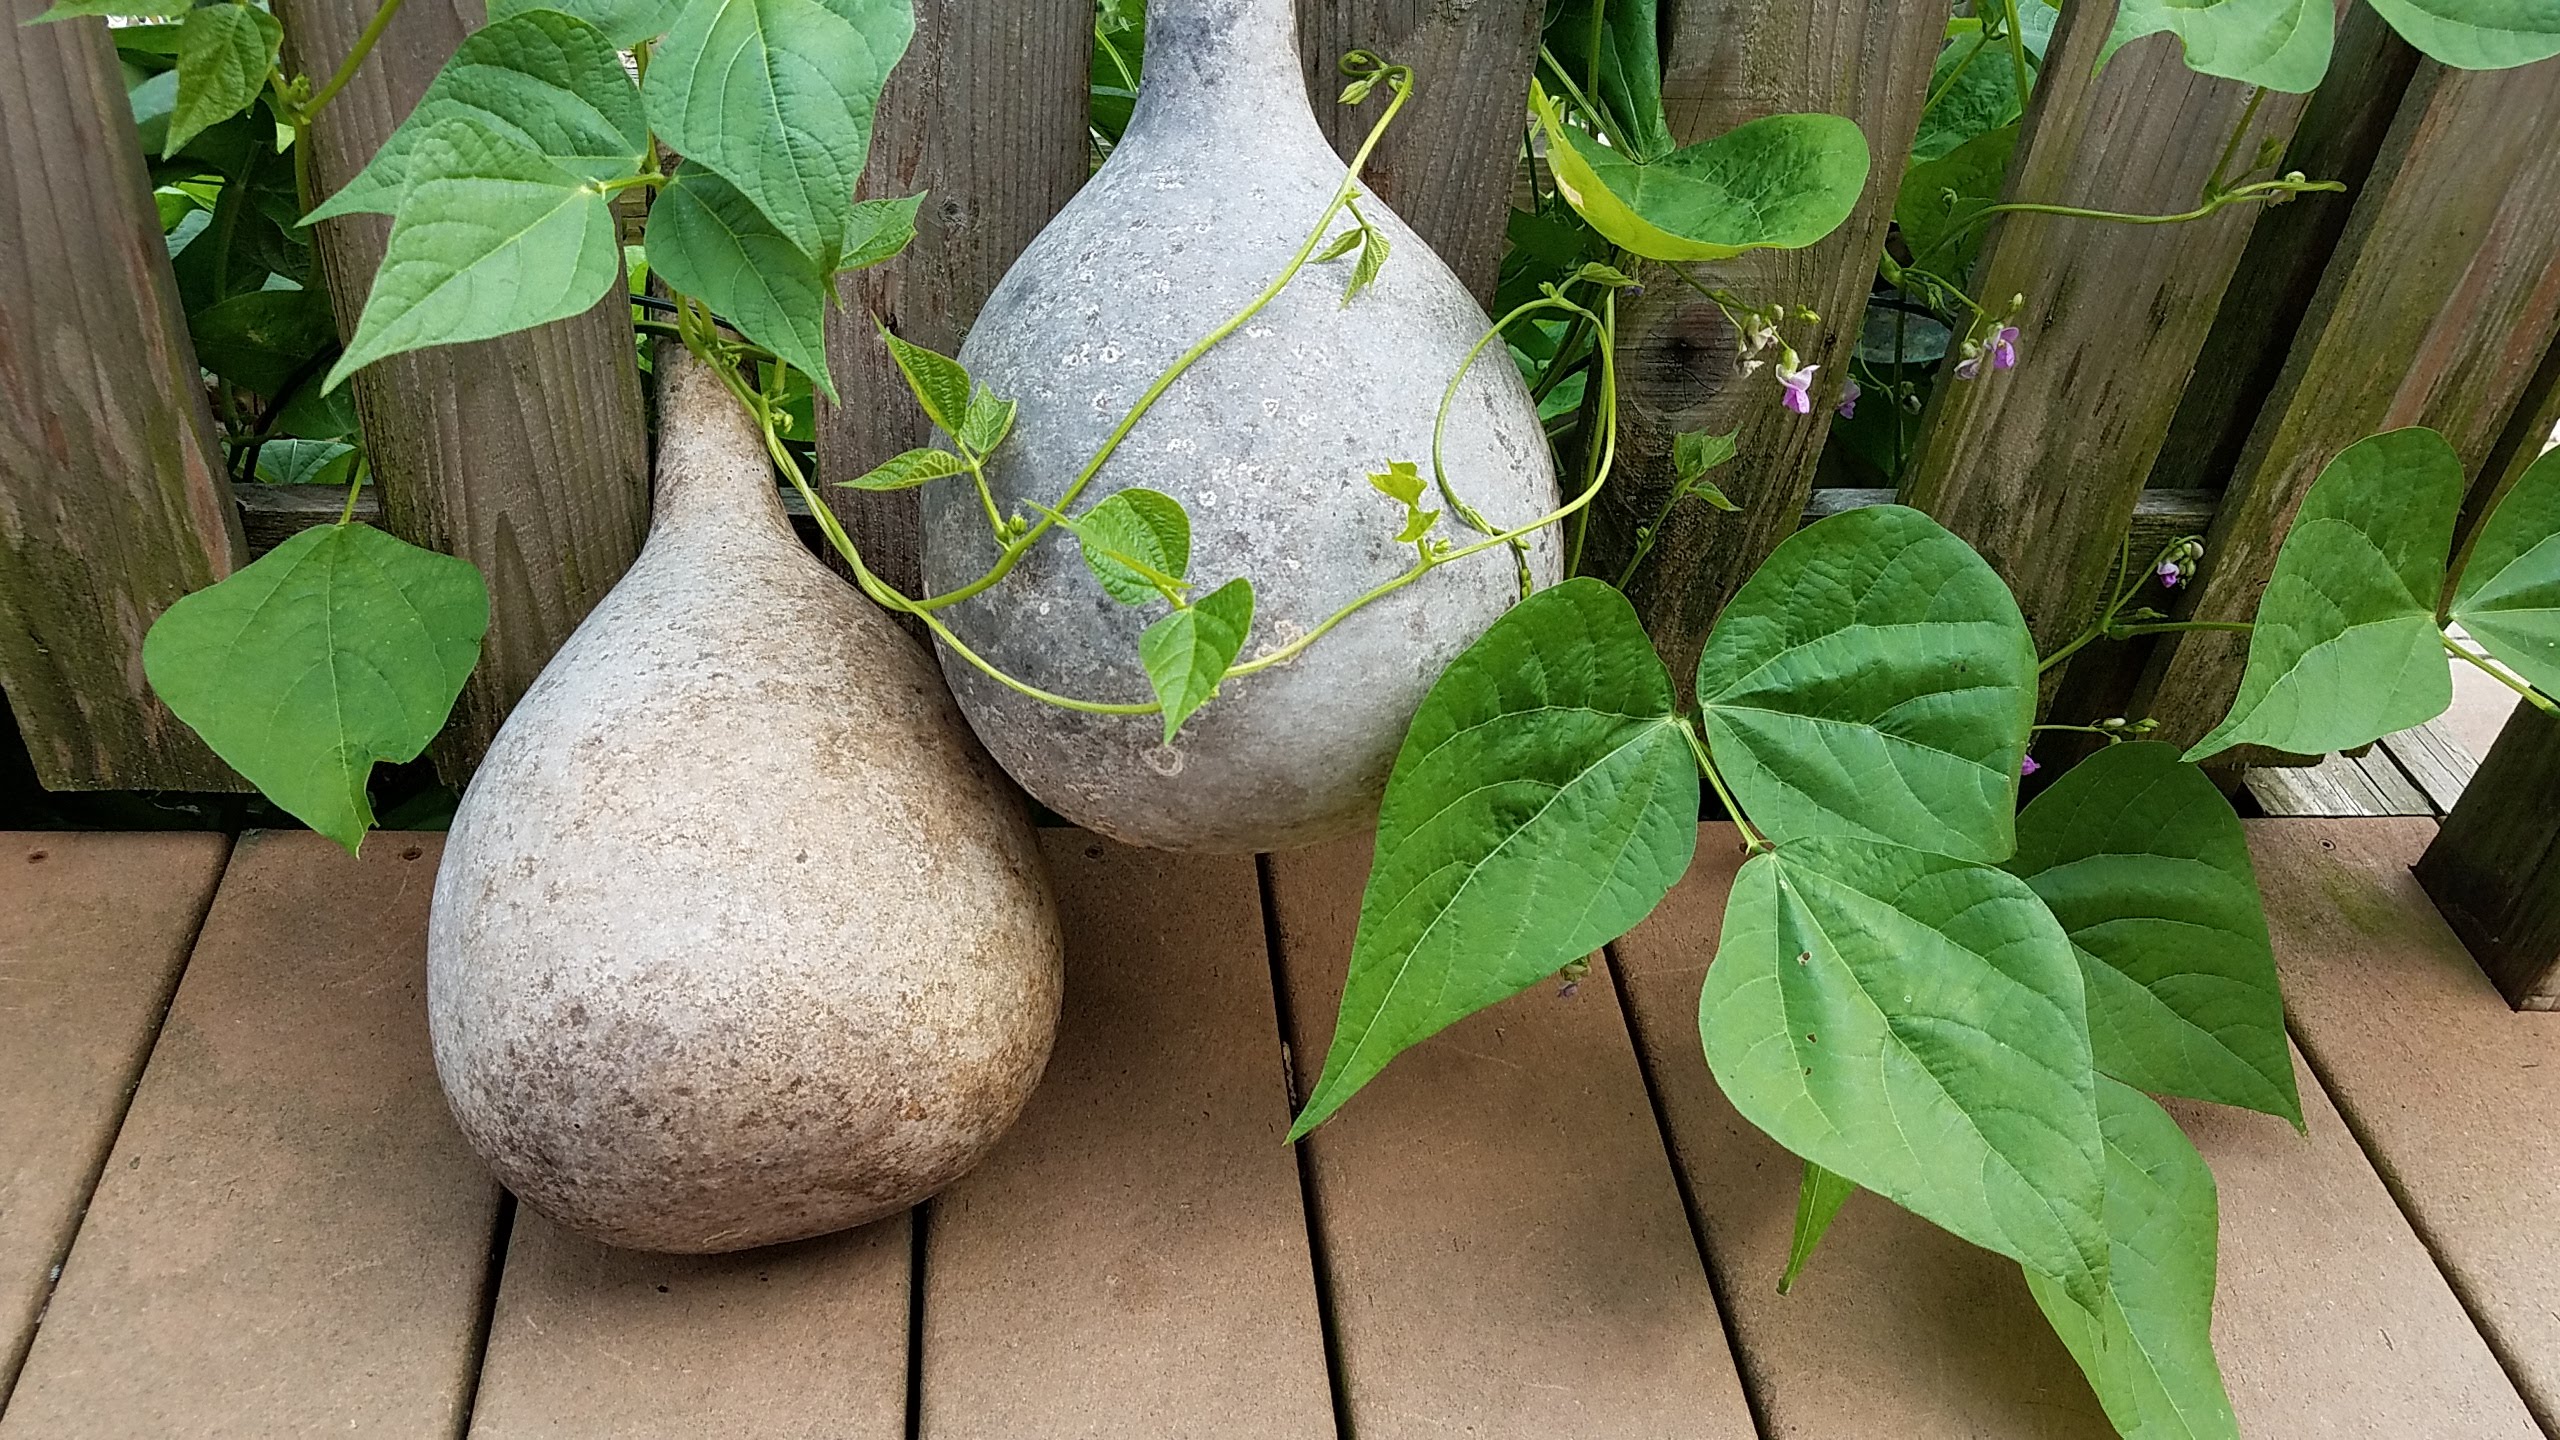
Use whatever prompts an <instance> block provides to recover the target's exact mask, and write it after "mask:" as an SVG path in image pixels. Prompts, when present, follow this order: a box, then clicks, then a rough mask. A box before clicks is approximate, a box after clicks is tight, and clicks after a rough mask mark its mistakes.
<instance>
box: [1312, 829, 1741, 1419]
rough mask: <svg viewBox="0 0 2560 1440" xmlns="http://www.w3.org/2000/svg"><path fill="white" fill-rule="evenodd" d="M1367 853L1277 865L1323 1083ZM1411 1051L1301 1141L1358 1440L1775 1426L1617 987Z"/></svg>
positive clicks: (1360, 845)
mask: <svg viewBox="0 0 2560 1440" xmlns="http://www.w3.org/2000/svg"><path fill="white" fill-rule="evenodd" d="M1368 862H1369V841H1368V840H1367V839H1366V838H1365V837H1364V838H1361V839H1358V840H1352V841H1346V842H1342V843H1340V844H1336V845H1332V846H1327V847H1324V848H1322V849H1318V850H1313V851H1305V852H1300V853H1296V854H1290V855H1280V856H1274V857H1272V858H1271V860H1270V862H1269V864H1270V866H1271V892H1272V900H1273V906H1274V909H1275V912H1276V917H1277V920H1278V925H1279V931H1280V945H1281V964H1282V970H1283V972H1284V974H1285V976H1286V978H1287V983H1288V989H1289V995H1290V1010H1291V1016H1292V1020H1293V1022H1294V1024H1295V1026H1296V1032H1295V1034H1294V1035H1293V1036H1292V1048H1293V1051H1294V1053H1295V1055H1296V1057H1297V1074H1298V1079H1299V1083H1300V1085H1301V1086H1302V1087H1303V1086H1306V1085H1309V1084H1312V1082H1313V1080H1314V1077H1315V1074H1316V1072H1317V1070H1318V1068H1319V1067H1320V1066H1321V1064H1322V1062H1323V1057H1324V1052H1325V1047H1326V1045H1327V1044H1328V1043H1329V1041H1330V1038H1331V1035H1332V1027H1333V1018H1334V1014H1335V1012H1336V1011H1337V1010H1339V1009H1340V1008H1341V986H1342V977H1343V971H1344V966H1345V963H1346V960H1347V958H1348V956H1349V955H1350V951H1351V938H1352V933H1353V931H1354V929H1355V928H1356V925H1357V922H1358V917H1359V906H1360V892H1361V887H1362V885H1363V884H1364V883H1365V881H1366V877H1367V874H1368ZM1558 988H1559V987H1558V986H1556V985H1554V984H1541V985H1539V986H1537V987H1535V988H1534V989H1532V990H1530V991H1529V992H1528V993H1526V994H1523V995H1520V996H1518V997H1515V998H1514V999H1512V1000H1510V1001H1508V1002H1505V1003H1504V1004H1501V1005H1498V1006H1495V1007H1494V1008H1492V1009H1491V1010H1489V1011H1486V1012H1485V1013H1483V1014H1480V1015H1476V1016H1474V1017H1472V1018H1470V1019H1468V1020H1465V1021H1461V1022H1460V1023H1459V1024H1457V1025H1456V1026H1454V1027H1452V1028H1451V1029H1450V1030H1448V1031H1447V1032H1445V1033H1443V1034H1441V1035H1438V1036H1435V1037H1433V1038H1431V1039H1430V1040H1427V1041H1425V1042H1423V1043H1422V1044H1421V1045H1418V1046H1416V1047H1414V1048H1413V1049H1412V1050H1410V1051H1407V1052H1406V1053H1405V1054H1404V1055H1402V1056H1401V1057H1399V1058H1398V1059H1397V1060H1396V1061H1395V1063H1394V1064H1393V1065H1390V1066H1389V1067H1388V1068H1387V1069H1386V1071H1385V1072H1384V1073H1383V1074H1381V1075H1380V1076H1379V1077H1378V1078H1377V1079H1376V1080H1373V1081H1371V1082H1370V1084H1369V1085H1368V1087H1367V1088H1366V1089H1364V1090H1363V1091H1362V1092H1361V1093H1360V1094H1359V1095H1358V1096H1356V1097H1354V1098H1353V1099H1352V1101H1351V1103H1350V1104H1349V1105H1348V1106H1346V1107H1344V1109H1343V1110H1342V1112H1341V1113H1340V1114H1338V1115H1336V1116H1335V1117H1334V1118H1333V1119H1332V1120H1331V1121H1329V1122H1328V1123H1327V1124H1326V1125H1325V1126H1324V1127H1323V1128H1322V1129H1320V1130H1318V1131H1317V1132H1316V1133H1315V1134H1314V1135H1312V1136H1310V1137H1308V1139H1307V1140H1306V1141H1305V1151H1306V1161H1307V1163H1308V1165H1309V1166H1310V1167H1311V1177H1312V1189H1313V1192H1314V1196H1315V1202H1316V1207H1317V1211H1318V1216H1317V1220H1318V1225H1317V1229H1318V1234H1319V1235H1320V1236H1321V1237H1322V1240H1323V1245H1324V1253H1325V1262H1326V1266H1327V1270H1328V1273H1329V1275H1330V1278H1331V1281H1332V1287H1331V1289H1332V1302H1333V1323H1334V1330H1335V1334H1336V1337H1337V1341H1336V1343H1337V1346H1338V1349H1339V1351H1340V1365H1341V1369H1342V1379H1343V1386H1344V1392H1345V1402H1346V1406H1347V1409H1348V1411H1349V1419H1350V1428H1351V1430H1352V1432H1353V1433H1355V1434H1356V1435H1358V1436H1359V1437H1360V1440H1423V1437H1440V1436H1461V1435H1463V1436H1469V1437H1477V1440H1501V1437H1519V1440H1555V1437H1559V1436H1594V1437H1601V1436H1605V1437H1610V1440H1638V1437H1644V1440H1651V1437H1657V1436H1660V1437H1669V1436H1679V1437H1683V1440H1713V1437H1737V1440H1739V1437H1750V1436H1753V1435H1755V1434H1756V1433H1757V1432H1756V1430H1755V1429H1754V1427H1753V1424H1752V1419H1751V1415H1750V1412H1749V1409H1748V1407H1747V1405H1746V1404H1745V1401H1744V1399H1743V1393H1742V1387H1741V1382H1740V1377H1739V1376H1738V1375H1737V1373H1736V1371H1735V1368H1734V1364H1733V1360H1732V1357H1731V1355H1730V1353H1729V1352H1728V1350H1727V1348H1726V1345H1725V1337H1724V1328H1723V1325H1722V1322H1721V1320H1720V1319H1719V1316H1718V1313H1717V1308H1716V1301H1715V1295H1714V1292H1713V1290H1712V1288H1711V1287H1710V1286H1709V1284H1708V1282H1707V1277H1706V1272H1705V1269H1704V1267H1703V1265H1702V1264H1701V1263H1700V1260H1699V1257H1698V1253H1697V1247H1696V1243H1695V1241H1694V1240H1693V1238H1692V1237H1691V1235H1690V1233H1689V1228H1688V1224H1687V1221H1686V1218H1685V1216H1684V1215H1683V1214H1682V1211H1681V1205H1680V1196H1679V1192H1678V1189H1677V1187H1676V1184H1675V1182H1674V1180H1673V1177H1672V1174H1671V1168H1670V1163H1669V1159H1668V1157H1667V1156H1666V1155H1665V1153H1664V1151H1663V1148H1662V1137H1661V1131H1660V1129H1659V1127H1658V1126H1657V1124H1656V1122H1655V1119H1654V1115H1653V1110H1652V1105H1651V1102H1650V1101H1649V1099H1648V1098H1647V1095H1646V1092H1645V1084H1644V1077H1643V1074H1642V1071H1641V1070H1640V1069H1639V1067H1638V1065H1637V1062H1636V1056H1635V1051H1634V1047H1633V1045H1632V1044H1631V1042H1630V1041H1629V1039H1628V1036H1627V1029H1626V1023H1625V1019H1624V1017H1623V1015H1622V1014H1621V1013H1620V1011H1619V1008H1618V1003H1617V996H1616V994H1615V991H1614V989H1613V987H1612V985H1611V983H1610V977H1609V974H1608V972H1607V970H1606V969H1605V968H1604V967H1603V966H1600V965H1595V966H1594V967H1593V970H1592V973H1591V974H1590V975H1589V976H1588V977H1587V978H1586V979H1584V980H1583V981H1582V982H1581V983H1580V984H1579V985H1578V986H1577V987H1576V991H1575V993H1574V995H1573V996H1572V997H1571V998H1565V997H1562V996H1560V995H1559V994H1558Z"/></svg>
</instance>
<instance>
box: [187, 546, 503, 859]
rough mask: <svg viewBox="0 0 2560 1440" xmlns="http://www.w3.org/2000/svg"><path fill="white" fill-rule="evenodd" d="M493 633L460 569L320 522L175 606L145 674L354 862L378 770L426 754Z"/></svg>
mask: <svg viewBox="0 0 2560 1440" xmlns="http://www.w3.org/2000/svg"><path fill="white" fill-rule="evenodd" d="M488 628H489V595H488V591H487V590H486V589H485V588H483V587H482V585H481V583H480V572H479V571H477V570H474V569H473V568H472V567H471V566H470V565H469V564H468V563H467V562H464V561H461V560H456V559H454V558H453V557H451V556H449V555H439V554H437V553H435V552H434V551H432V550H421V549H419V548H418V547H417V546H415V545H410V544H407V543H405V542H403V541H400V540H395V539H393V538H392V537H391V536H389V535H385V534H384V533H382V532H381V531H379V530H376V529H373V528H372V527H370V526H366V525H323V526H319V527H317V528H315V529H310V530H305V531H302V532H301V533H299V534H297V535H294V536H292V537H290V538H288V539H287V540H286V541H285V542H284V543H283V544H281V545H278V546H277V547H276V548H275V549H273V550H271V551H268V552H267V553H266V554H265V555H263V556H261V557H259V558H258V559H257V560H255V561H253V562H251V563H250V564H249V565H247V566H245V567H244V568H242V569H241V570H240V571H239V572H237V573H236V574H234V575H232V576H231V577H230V578H229V579H226V580H223V581H221V582H219V583H217V584H214V585H210V586H207V587H206V588H204V589H202V590H198V591H196V592H195V593H194V594H192V595H189V596H186V597H185V598H183V599H181V600H180V601H178V603H177V604H175V605H172V606H170V607H169V609H168V611H167V612H166V613H164V614H163V615H161V617H160V619H159V621H158V623H156V624H154V625H153V626H152V627H151V633H150V634H149V635H147V636H145V637H144V639H143V642H142V669H143V673H144V674H145V675H146V676H148V677H149V678H150V680H151V688H152V689H153V690H154V691H155V692H157V693H158V694H159V696H160V698H161V699H162V700H164V701H166V702H168V706H169V708H170V709H171V710H172V711H174V712H176V714H177V716H178V718H179V719H181V720H184V721H186V722H187V724H189V725H190V726H193V727H194V729H195V732H196V733H197V734H198V735H201V736H203V737H204V743H205V744H207V745H209V746H211V747H213V753H214V754H216V755H219V756H221V757H222V758H223V759H224V760H225V761H226V762H228V763H229V764H230V766H231V768H232V769H234V770H237V771H239V772H240V773H241V774H242V775H244V776H247V777H248V779H249V780H250V782H251V783H253V784H255V785H256V786H257V787H258V788H259V789H260V790H262V791H265V792H266V795H267V798H268V799H270V800H273V801H274V802H275V803H276V804H278V805H280V806H283V807H284V808H285V810H287V811H288V812H290V813H291V814H292V815H293V816H294V818H296V819H298V820H300V821H302V822H303V823H304V824H306V825H309V826H310V827H311V828H312V829H314V830H317V831H319V832H320V833H321V834H323V835H326V836H328V837H329V838H330V839H332V840H335V841H337V842H338V843H339V844H341V845H343V846H345V847H346V848H347V849H348V851H349V852H353V851H354V850H355V848H356V846H357V844H358V842H360V841H362V840H363V838H364V832H365V831H366V830H367V829H368V828H370V827H371V826H372V824H373V808H372V806H371V805H370V803H368V802H367V800H366V798H365V779H366V777H367V776H368V775H370V774H371V773H372V771H373V765H374V762H375V761H377V760H387V761H390V762H392V763H393V764H398V763H401V762H403V761H408V760H414V759H416V758H418V754H419V752H420V751H422V750H424V749H426V748H427V742H428V741H430V740H432V739H434V738H435V735H436V731H437V730H439V729H441V728H442V727H443V725H444V719H445V715H446V714H447V712H449V711H451V710H452V709H453V700H454V697H455V696H456V695H459V694H461V693H462V682H463V681H465V680H467V679H469V678H470V675H471V667H472V666H474V665H476V664H478V663H479V659H480V637H481V636H482V635H483V634H484V633H486V632H487V630H488Z"/></svg>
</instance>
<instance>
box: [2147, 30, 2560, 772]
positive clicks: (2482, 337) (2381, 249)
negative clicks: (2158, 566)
mask: <svg viewBox="0 0 2560 1440" xmlns="http://www.w3.org/2000/svg"><path fill="white" fill-rule="evenodd" d="M2555 325H2560V90H2555V85H2554V76H2553V73H2552V71H2551V68H2550V67H2549V66H2547V65H2543V66H2527V67H2524V68H2522V69H2516V70H2494V71H2451V70H2446V69H2444V68H2443V67H2441V66H2439V65H2436V64H2434V63H2433V62H2427V63H2425V64H2423V65H2421V66H2420V67H2419V69H2418V73H2417V75H2416V76H2415V77H2414V78H2413V79H2412V80H2411V81H2410V84H2409V89H2408V93H2407V95H2406V97H2405V98H2404V99H2403V101H2402V103H2401V108H2400V113H2399V116H2398V118H2397V119H2396V120H2395V121H2394V122H2393V125H2392V128H2391V133H2390V135H2389V136H2388V137H2387V138H2386V139H2385V140H2384V142H2383V146H2382V151H2381V153H2380V155H2379V156H2378V157H2377V158H2376V160H2375V162H2374V166H2373V180H2372V182H2371V183H2370V184H2368V185H2367V186H2366V188H2365V190H2364V192H2363V193H2362V194H2360V195H2358V196H2357V197H2356V208H2355V212H2354V214H2353V215H2352V216H2351V217H2350V219H2349V220H2348V222H2347V230H2346V234H2345V235H2344V237H2343V238H2342V239H2341V240H2340V242H2339V244H2338V249H2337V252H2336V254H2335V255H2334V256H2333V257H2332V258H2331V260H2330V262H2329V268H2328V271H2327V273H2326V275H2325V276H2324V277H2323V279H2322V280H2321V284H2320V292H2319V295H2318V296H2317V298H2315V299H2314V301H2313V302H2312V306H2311V310H2310V313H2309V314H2308V315H2306V316H2305V317H2304V320H2303V323H2302V327H2301V329H2300V331H2299V332H2298V333H2297V334H2296V336H2295V338H2294V342H2293V348H2292V353H2291V354H2290V356H2289V357H2288V358H2287V360H2286V362H2285V367H2284V372H2283V375H2282V376H2281V377H2280V378H2279V380H2278V381H2277V383H2276V386H2275V388H2274V389H2273V390H2272V391H2271V392H2269V393H2268V395H2267V396H2266V399H2265V405H2264V408H2263V409H2262V410H2261V411H2260V413H2259V416H2258V419H2257V421H2256V424H2255V428H2254V429H2253V430H2252V432H2251V434H2250V437H2249V443H2248V446H2247V448H2246V449H2245V450H2244V451H2243V453H2242V456H2241V461H2240V466H2239V468H2238V469H2237V470H2236V471H2235V472H2234V473H2233V475H2232V477H2231V483H2230V486H2229V488H2228V489H2227V490H2226V491H2225V494H2224V500H2223V504H2222V508H2221V511H2220V512H2219V513H2218V514H2217V515H2216V516H2215V518H2214V524H2213V529H2212V530H2211V532H2209V534H2208V535H2207V536H2206V545H2207V550H2206V555H2205V560H2204V566H2203V573H2202V577H2201V579H2200V581H2199V583H2197V584H2196V585H2194V586H2192V587H2190V588H2189V590H2188V592H2187V596H2186V599H2185V600H2184V601H2183V602H2182V603H2181V605H2180V606H2179V608H2178V613H2179V615H2180V618H2183V619H2198V620H2232V619H2245V618H2247V617H2248V616H2249V615H2250V614H2251V613H2253V612H2254V611H2255V609H2256V607H2257V601H2258V594H2259V592H2260V591H2261V590H2263V589H2264V588H2265V586H2266V582H2267V577H2268V574H2269V572H2270V571H2271V570H2272V569H2273V568H2274V565H2275V556H2276V551H2277V549H2278V547H2279V546H2281V545H2282V544H2283V543H2284V536H2285V532H2286V530H2287V528H2288V527H2290V525H2291V524H2292V521H2293V515H2294V512H2295V511H2296V510H2297V509H2298V508H2300V506H2301V503H2302V497H2303V494H2304V492H2305V491H2307V490H2308V489H2309V488H2310V486H2311V482H2312V481H2313V480H2314V479H2316V478H2318V476H2319V474H2320V470H2321V468H2322V467H2323V466H2325V465H2326V464H2327V463H2328V462H2329V460H2330V459H2331V457H2333V456H2335V455H2336V454H2337V453H2338V452H2339V451H2340V450H2342V449H2344V448H2346V446H2347V445H2348V444H2350V443H2352V442H2353V441H2355V440H2357V439H2359V438H2361V437H2363V436H2366V435H2370V434H2372V433H2374V432H2375V431H2378V430H2388V429H2392V428H2394V427H2396V426H2402V425H2428V426H2432V427H2433V428H2435V429H2437V430H2439V431H2442V432H2443V433H2444V435H2445V438H2446V439H2448V440H2450V441H2451V442H2452V443H2453V448H2454V451H2455V453H2457V454H2459V455H2460V456H2461V457H2462V460H2463V464H2464V468H2465V469H2466V470H2468V471H2470V472H2472V473H2474V474H2477V473H2478V471H2479V469H2480V467H2481V466H2482V465H2483V464H2484V463H2485V462H2486V460H2487V458H2488V456H2489V452H2490V451H2491V450H2492V449H2493V448H2494V447H2495V445H2496V443H2497V441H2498V439H2499V436H2500V435H2501V433H2502V432H2503V431H2504V428H2505V425H2506V421H2507V419H2508V417H2509V415H2510V414H2511V413H2512V411H2513V410H2514V408H2515V405H2516V402H2517V400H2518V398H2519V397H2520V396H2521V395H2522V393H2523V392H2524V390H2525V388H2526V386H2527V384H2528V383H2529V382H2530V381H2531V379H2532V377H2533V373H2534V369H2535V365H2536V362H2537V361H2538V360H2539V359H2540V358H2541V356H2542V354H2543V353H2544V351H2545V349H2546V348H2547V346H2548V345H2549V343H2550V341H2551V337H2552V333H2553V329H2554V327H2555ZM2171 638H2172V639H2173V640H2174V641H2175V642H2176V643H2174V644H2167V645H2163V646H2162V648H2161V653H2160V654H2159V655H2158V656H2156V657H2155V658H2154V660H2153V662H2152V664H2151V666H2150V670H2149V672H2148V673H2147V674H2146V676H2145V677H2144V681H2143V684H2142V686H2141V688H2140V690H2139V691H2137V696H2136V701H2137V704H2139V705H2141V706H2142V708H2143V710H2144V711H2145V712H2147V713H2149V714H2150V715H2152V716H2154V717H2155V718H2157V719H2158V720H2159V721H2160V730H2159V734H2160V736H2161V738H2163V739H2168V740H2175V741H2178V742H2180V743H2186V742H2191V741H2194V740H2196V739H2198V738H2200V737H2201V736H2202V735H2203V734H2204V732H2205V731H2206V730H2207V729H2208V728H2210V727H2211V725H2212V724H2213V723H2214V721H2215V720H2216V719H2218V718H2219V717H2220V716H2221V715H2222V713H2223V712H2224V711H2225V710H2226V709H2228V708H2229V706H2230V703H2231V699H2232V696H2233V695H2234V694H2235V693H2236V692H2237V691H2238V688H2239V683H2240V673H2241V670H2242V669H2243V668H2244V666H2245V665H2246V662H2247V656H2248V646H2247V643H2246V639H2245V637H2240V636H2235V635H2232V634H2229V633H2224V632H2203V633H2195V634H2187V635H2181V636H2175V637H2171Z"/></svg>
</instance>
